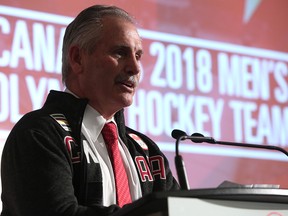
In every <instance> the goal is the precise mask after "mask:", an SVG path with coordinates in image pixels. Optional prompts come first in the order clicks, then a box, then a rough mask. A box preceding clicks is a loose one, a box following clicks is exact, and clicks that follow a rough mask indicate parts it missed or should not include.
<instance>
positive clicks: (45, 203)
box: [1, 121, 119, 216]
mask: <svg viewBox="0 0 288 216" xmlns="http://www.w3.org/2000/svg"><path fill="white" fill-rule="evenodd" d="M27 124H28V125H29V124H30V123H29V122H27V121H26V122H25V124H24V125H25V127H23V126H22V125H23V124H22V125H18V126H16V127H15V128H14V129H13V130H12V132H11V134H10V135H9V137H8V139H7V142H6V144H5V147H4V150H3V154H2V162H1V178H2V203H3V210H2V214H1V215H2V216H8V215H13V216H31V215H37V216H46V215H47V216H48V215H49V216H51V215H53V216H84V215H85V216H92V215H93V216H101V215H109V214H110V213H112V212H115V211H116V210H117V209H118V208H119V207H118V206H116V205H113V206H110V207H103V206H81V205H79V204H78V202H77V198H76V197H75V195H74V188H73V182H72V176H73V173H72V172H73V170H72V165H71V161H70V160H69V156H68V153H67V150H66V148H65V146H64V143H63V141H62V142H61V140H62V139H63V138H62V137H61V136H60V134H59V133H58V134H57V131H56V130H57V129H56V128H53V125H52V123H51V122H48V121H47V122H44V124H43V122H42V123H41V124H40V123H38V124H34V125H33V126H31V125H30V126H28V127H27ZM28 128H29V129H28Z"/></svg>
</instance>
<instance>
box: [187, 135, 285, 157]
mask: <svg viewBox="0 0 288 216" xmlns="http://www.w3.org/2000/svg"><path fill="white" fill-rule="evenodd" d="M184 133H185V132H184ZM186 138H187V139H190V140H191V141H193V142H195V143H202V142H207V143H210V144H220V145H229V146H239V147H246V148H258V149H266V150H275V151H280V152H282V153H284V154H285V155H286V156H287V157H288V152H287V151H286V150H285V149H283V148H280V147H278V146H273V145H257V144H250V143H239V142H225V141H216V140H215V139H214V138H212V137H205V136H204V135H202V134H200V133H193V134H192V135H191V136H186Z"/></svg>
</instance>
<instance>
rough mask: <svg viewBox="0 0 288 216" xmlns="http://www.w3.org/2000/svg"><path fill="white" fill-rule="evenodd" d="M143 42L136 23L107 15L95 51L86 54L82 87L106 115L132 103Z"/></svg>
mask: <svg viewBox="0 0 288 216" xmlns="http://www.w3.org/2000/svg"><path fill="white" fill-rule="evenodd" d="M141 55H142V42H141V39H140V37H139V35H138V32H137V29H136V27H135V25H134V24H132V23H130V22H128V21H125V20H124V19H121V18H109V17H107V18H104V19H103V32H102V37H101V39H100V41H99V42H97V45H96V48H95V51H94V52H93V53H92V54H88V53H86V52H85V53H84V54H83V56H84V58H83V73H82V74H81V76H80V80H79V83H80V86H81V89H82V92H83V93H84V96H85V97H86V98H88V99H89V104H90V105H91V106H92V107H94V108H95V109H96V110H97V111H98V112H100V113H101V114H102V115H103V116H104V117H105V116H106V117H108V116H109V115H111V114H113V113H115V112H117V111H118V110H120V109H122V108H123V107H126V106H129V105H131V103H132V101H133V95H134V93H135V88H136V86H137V84H138V82H139V78H140V58H141Z"/></svg>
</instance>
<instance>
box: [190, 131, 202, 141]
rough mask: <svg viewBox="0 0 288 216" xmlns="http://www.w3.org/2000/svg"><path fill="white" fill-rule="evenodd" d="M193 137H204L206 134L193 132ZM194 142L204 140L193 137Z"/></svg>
mask: <svg viewBox="0 0 288 216" xmlns="http://www.w3.org/2000/svg"><path fill="white" fill-rule="evenodd" d="M191 137H204V135H203V134H201V133H193V134H192V135H191ZM193 142H195V143H202V142H203V141H201V140H196V139H195V140H194V139H193Z"/></svg>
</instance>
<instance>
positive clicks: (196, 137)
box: [191, 133, 216, 144]
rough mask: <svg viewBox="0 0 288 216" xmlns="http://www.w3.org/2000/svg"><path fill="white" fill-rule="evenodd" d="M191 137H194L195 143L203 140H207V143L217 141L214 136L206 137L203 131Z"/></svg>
mask: <svg viewBox="0 0 288 216" xmlns="http://www.w3.org/2000/svg"><path fill="white" fill-rule="evenodd" d="M191 137H194V139H193V142H195V143H202V142H207V143H212V144H215V143H216V141H215V140H214V139H213V138H212V137H205V136H204V135H203V134H201V133H193V134H192V135H191Z"/></svg>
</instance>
